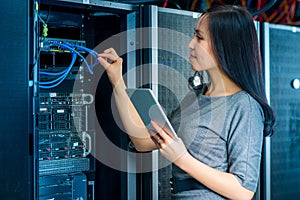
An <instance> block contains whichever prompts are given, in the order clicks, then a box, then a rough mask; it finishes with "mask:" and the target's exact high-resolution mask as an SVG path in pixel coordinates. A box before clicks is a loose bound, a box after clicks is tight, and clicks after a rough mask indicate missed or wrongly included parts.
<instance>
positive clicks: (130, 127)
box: [113, 80, 156, 151]
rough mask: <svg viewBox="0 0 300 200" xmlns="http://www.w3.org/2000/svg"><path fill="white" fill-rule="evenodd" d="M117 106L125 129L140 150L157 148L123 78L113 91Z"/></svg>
mask: <svg viewBox="0 0 300 200" xmlns="http://www.w3.org/2000/svg"><path fill="white" fill-rule="evenodd" d="M113 94H114V97H115V102H116V106H117V109H118V112H119V115H120V117H121V120H122V123H123V126H124V128H125V131H126V132H127V134H128V135H129V137H130V139H131V141H132V142H133V144H134V145H135V148H136V150H138V151H151V150H153V149H155V148H156V145H155V143H154V142H153V141H152V139H151V138H150V135H149V133H148V130H147V128H146V127H145V125H144V123H143V121H142V119H141V118H140V116H139V114H138V113H137V111H136V109H135V107H134V106H133V104H132V102H131V101H130V99H129V97H128V94H127V92H126V86H125V83H124V81H123V80H120V81H118V84H116V85H115V86H114V91H113Z"/></svg>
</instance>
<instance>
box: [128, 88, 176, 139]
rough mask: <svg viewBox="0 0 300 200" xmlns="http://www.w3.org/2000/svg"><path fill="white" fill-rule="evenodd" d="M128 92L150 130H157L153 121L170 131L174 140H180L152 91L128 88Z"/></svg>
mask: <svg viewBox="0 0 300 200" xmlns="http://www.w3.org/2000/svg"><path fill="white" fill-rule="evenodd" d="M126 92H127V94H128V96H129V98H130V100H131V102H132V104H133V105H134V107H135V109H136V110H137V112H138V114H139V115H140V117H141V119H142V121H143V122H144V124H145V126H146V127H147V129H148V130H155V129H154V128H153V127H152V125H151V123H150V122H151V120H152V121H154V122H156V123H157V124H158V125H159V126H160V127H163V128H167V129H168V130H170V132H171V133H172V134H173V136H174V138H176V139H178V136H177V134H176V132H175V131H174V129H173V127H172V125H171V123H170V121H169V120H168V118H167V116H166V114H165V112H164V111H163V109H162V107H161V105H160V104H159V102H158V101H157V99H156V97H155V96H154V94H153V92H152V90H151V89H148V88H127V89H126Z"/></svg>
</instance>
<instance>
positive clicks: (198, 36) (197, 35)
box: [194, 32, 203, 40]
mask: <svg viewBox="0 0 300 200" xmlns="http://www.w3.org/2000/svg"><path fill="white" fill-rule="evenodd" d="M194 36H195V37H196V38H197V40H203V37H202V36H201V35H199V34H198V33H196V32H195V33H194Z"/></svg>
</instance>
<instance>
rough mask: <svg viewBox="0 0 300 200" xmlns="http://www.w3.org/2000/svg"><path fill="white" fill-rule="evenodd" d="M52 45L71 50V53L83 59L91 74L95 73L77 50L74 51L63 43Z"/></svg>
mask: <svg viewBox="0 0 300 200" xmlns="http://www.w3.org/2000/svg"><path fill="white" fill-rule="evenodd" d="M52 44H54V45H56V46H61V47H63V48H65V49H68V50H70V51H71V52H74V53H76V54H77V55H78V56H79V57H80V58H82V59H83V61H84V63H85V64H86V67H87V69H88V71H89V72H90V74H94V73H93V71H92V70H91V69H90V65H89V64H88V63H87V61H86V59H85V58H84V57H83V56H82V55H81V54H80V53H79V52H78V51H76V50H75V49H73V48H72V47H71V46H69V45H66V44H63V43H57V42H55V41H54V42H53V43H52Z"/></svg>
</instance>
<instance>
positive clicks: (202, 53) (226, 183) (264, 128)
mask: <svg viewBox="0 0 300 200" xmlns="http://www.w3.org/2000/svg"><path fill="white" fill-rule="evenodd" d="M189 48H190V50H191V54H190V57H189V60H190V62H191V64H192V69H193V70H194V71H204V70H205V71H207V72H208V74H209V77H210V83H209V84H207V85H205V87H204V89H203V90H202V91H201V92H200V94H199V93H197V96H196V97H195V98H193V95H192V94H191V93H190V94H188V95H187V97H186V98H185V99H184V100H183V102H182V103H181V108H180V109H177V111H176V112H174V115H173V116H172V119H171V121H172V125H173V126H174V128H175V129H176V130H177V133H178V135H179V136H180V138H181V139H179V140H175V139H174V138H172V136H171V134H169V133H168V130H165V129H161V128H160V127H159V126H158V125H157V124H156V123H155V122H152V125H153V127H154V128H155V129H156V133H154V132H153V131H150V135H151V137H150V136H149V131H148V130H147V129H146V127H145V126H144V125H143V123H142V121H141V119H140V117H139V115H138V114H137V112H136V110H135V108H134V106H133V105H132V103H131V102H130V100H129V98H128V96H127V94H126V92H125V88H126V86H125V83H124V81H123V79H122V70H121V69H122V59H121V58H119V57H118V55H117V54H116V52H115V51H114V50H113V49H112V48H111V49H107V50H105V51H104V53H102V54H99V57H98V60H99V62H100V63H101V65H102V66H104V68H105V69H106V71H107V73H108V76H109V79H110V81H111V83H112V85H113V87H114V96H115V100H116V104H117V107H118V111H119V113H120V116H121V118H122V122H123V124H124V127H125V129H126V131H127V133H128V134H129V136H130V138H131V140H132V142H133V143H134V145H135V147H136V149H137V150H138V151H149V150H153V149H156V148H159V151H160V152H161V154H162V155H163V156H164V157H166V158H167V159H168V160H170V161H171V162H173V172H172V174H173V178H172V180H171V186H172V188H171V189H172V191H173V194H172V198H173V199H226V198H229V199H251V198H252V197H253V195H254V193H255V191H256V188H257V183H258V179H259V169H260V161H261V151H262V142H263V136H267V135H271V134H272V132H273V125H274V121H275V117H274V114H273V111H272V109H271V108H270V107H269V105H268V104H267V100H266V96H265V93H264V86H263V79H262V65H261V60H260V52H259V47H258V40H257V35H256V30H255V26H254V23H253V20H252V16H251V14H250V13H249V12H248V11H247V10H246V9H244V8H242V7H238V6H218V7H214V8H211V9H208V10H207V11H205V12H204V13H203V14H202V15H201V17H200V18H199V21H198V23H197V25H196V27H195V34H194V37H193V39H192V40H191V42H190V44H189ZM109 60H110V61H113V62H112V63H111V64H110V63H109V62H108V61H109ZM126 103H127V105H128V106H125V105H126ZM195 108H197V110H196V109H195ZM195 116H196V117H195Z"/></svg>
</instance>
